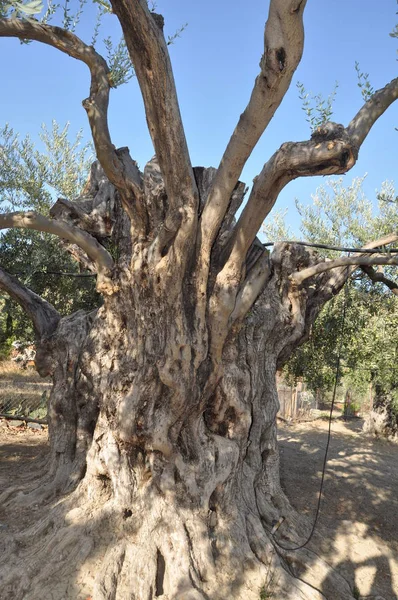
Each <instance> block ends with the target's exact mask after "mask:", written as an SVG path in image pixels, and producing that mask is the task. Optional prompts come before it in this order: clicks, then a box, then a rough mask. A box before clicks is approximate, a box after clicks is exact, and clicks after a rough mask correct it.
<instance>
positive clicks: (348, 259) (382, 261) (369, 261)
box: [290, 255, 398, 285]
mask: <svg viewBox="0 0 398 600" xmlns="http://www.w3.org/2000/svg"><path fill="white" fill-rule="evenodd" d="M351 265H353V266H358V267H361V266H372V265H395V266H398V256H386V255H384V256H381V255H379V256H377V255H376V256H375V255H373V256H343V257H341V258H336V259H335V260H329V261H325V262H322V263H318V264H317V265H313V266H312V267H308V268H307V269H303V270H302V271H297V273H293V274H292V275H291V276H290V278H291V280H292V282H293V283H294V284H296V285H300V284H302V283H303V281H305V280H306V279H308V278H309V277H313V276H314V275H319V274H320V273H324V272H325V271H330V270H331V269H336V267H348V266H351Z"/></svg>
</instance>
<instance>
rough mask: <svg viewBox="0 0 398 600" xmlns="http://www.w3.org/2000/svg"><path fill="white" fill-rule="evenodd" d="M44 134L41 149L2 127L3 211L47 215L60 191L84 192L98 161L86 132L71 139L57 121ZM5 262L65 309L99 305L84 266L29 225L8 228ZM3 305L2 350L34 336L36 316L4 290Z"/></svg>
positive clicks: (1, 259) (1, 251)
mask: <svg viewBox="0 0 398 600" xmlns="http://www.w3.org/2000/svg"><path fill="white" fill-rule="evenodd" d="M40 139H41V142H42V145H43V149H42V150H38V149H37V148H36V147H35V145H34V143H33V141H32V139H31V138H30V137H29V136H26V137H25V138H22V139H21V138H20V137H19V136H18V134H17V133H15V132H14V131H13V129H12V128H11V127H10V126H9V125H8V124H7V125H5V126H4V127H3V128H2V129H1V130H0V157H1V160H0V211H1V212H2V213H6V212H10V211H15V210H35V211H38V212H40V213H41V214H43V215H46V216H47V215H48V214H49V210H50V208H51V206H52V204H53V203H54V200H55V199H56V198H57V197H58V196H60V197H62V198H64V199H66V200H72V199H73V198H76V197H77V196H79V194H80V193H81V191H82V188H83V186H84V184H85V182H86V180H87V177H88V173H89V169H90V166H91V162H92V160H93V153H92V147H91V145H90V144H82V132H78V134H77V135H76V136H75V138H74V139H71V136H70V132H69V124H67V125H65V127H63V128H61V127H60V126H59V125H58V124H57V123H56V122H55V121H53V122H52V125H51V129H48V128H47V127H45V126H43V127H42V131H41V134H40ZM0 263H1V265H2V267H3V268H5V269H6V270H7V271H8V272H9V273H10V274H11V275H14V276H17V277H18V279H19V280H20V281H21V282H22V283H24V284H25V285H26V286H28V287H29V288H30V289H31V290H32V291H34V292H35V293H37V294H39V295H40V296H42V297H43V298H45V299H46V300H47V301H48V302H50V303H51V304H53V305H54V306H55V307H56V308H57V310H58V311H59V312H60V313H62V314H70V313H72V312H74V311H76V310H78V309H85V310H90V309H91V308H93V307H94V306H98V303H99V296H98V295H97V294H96V292H95V281H94V280H93V278H92V277H80V276H79V275H81V274H82V269H81V267H79V265H78V263H77V262H76V261H75V260H73V258H72V257H71V255H70V253H69V252H67V251H66V250H65V247H64V244H63V242H62V241H61V240H60V238H58V237H55V236H53V235H50V234H48V233H45V232H40V231H33V230H29V229H8V230H3V231H1V233H0ZM87 274H88V273H87ZM73 275H75V276H73ZM77 276H79V277H77ZM0 306H1V313H0V352H1V351H3V352H4V351H6V350H7V348H8V346H9V344H10V343H11V342H12V341H14V340H15V339H18V340H23V341H28V340H32V339H33V330H32V325H31V321H30V319H28V318H27V316H26V314H25V313H24V311H23V310H22V309H21V308H20V306H19V305H18V304H17V303H16V302H14V301H13V300H12V299H10V298H9V297H8V295H7V294H5V293H0Z"/></svg>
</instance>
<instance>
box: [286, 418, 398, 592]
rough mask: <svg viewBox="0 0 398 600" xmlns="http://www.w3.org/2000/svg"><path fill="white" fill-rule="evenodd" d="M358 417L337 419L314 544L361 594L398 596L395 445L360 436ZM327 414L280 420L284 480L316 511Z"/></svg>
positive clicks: (294, 496) (298, 504) (302, 507)
mask: <svg viewBox="0 0 398 600" xmlns="http://www.w3.org/2000/svg"><path fill="white" fill-rule="evenodd" d="M361 428H362V420H361V419H354V420H349V421H346V422H345V421H344V420H342V419H337V420H334V421H333V424H332V438H331V443H330V448H329V460H328V465H327V471H326V478H325V486H324V498H323V502H322V505H321V515H320V518H319V522H318V526H317V532H318V534H319V535H317V536H316V540H315V541H311V542H310V544H309V548H312V549H316V550H317V552H318V554H320V555H321V556H322V557H323V558H324V559H325V560H326V561H327V562H328V563H329V564H331V565H333V566H334V567H337V568H338V569H339V570H340V572H341V573H342V574H343V575H344V576H345V578H346V579H347V580H348V581H349V582H350V583H351V585H352V588H353V589H354V590H355V593H356V594H357V596H358V597H363V596H365V597H366V596H370V595H371V596H373V597H374V596H377V595H380V596H382V597H383V598H385V600H397V599H398V445H396V444H392V443H390V442H386V441H383V440H375V439H373V438H371V437H367V436H365V435H364V434H363V433H362V431H361ZM327 429H328V422H327V421H323V420H317V421H313V422H310V423H301V424H294V425H288V424H286V423H279V424H278V438H279V441H280V458H281V480H282V486H283V488H284V490H285V492H286V494H287V496H288V498H289V499H290V501H291V503H292V504H293V505H294V506H295V508H296V509H297V510H298V511H299V512H300V513H305V514H306V515H307V516H308V517H309V519H310V520H311V519H313V517H314V515H315V510H316V504H317V501H318V494H319V485H320V477H321V472H322V465H323V458H324V453H325V447H326V442H327Z"/></svg>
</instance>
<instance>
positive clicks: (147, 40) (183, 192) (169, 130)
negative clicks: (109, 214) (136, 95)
mask: <svg viewBox="0 0 398 600" xmlns="http://www.w3.org/2000/svg"><path fill="white" fill-rule="evenodd" d="M111 3H112V7H113V10H114V12H115V14H116V15H117V16H118V18H119V21H120V24H121V26H122V29H123V33H124V38H125V40H126V45H127V48H128V50H129V54H130V58H131V60H132V63H133V65H134V69H135V74H136V76H137V79H138V83H139V85H140V88H141V93H142V96H143V100H144V105H145V112H146V118H147V123H148V128H149V132H150V134H151V137H152V141H153V144H154V147H155V152H156V157H157V160H158V163H159V166H160V169H161V172H162V175H163V179H164V182H165V187H166V192H167V196H168V202H169V206H170V208H171V210H174V211H175V210H179V209H181V210H182V211H183V212H184V213H185V214H186V218H185V221H186V220H189V221H190V222H191V223H192V222H193V224H194V225H195V224H196V219H197V207H198V202H199V196H198V191H197V187H196V183H195V178H194V175H193V170H192V166H191V161H190V158H189V152H188V146H187V142H186V139H185V133H184V128H183V124H182V119H181V114H180V109H179V105H178V99H177V92H176V88H175V83H174V77H173V71H172V68H171V62H170V57H169V53H168V49H167V44H166V42H165V39H164V36H163V17H161V16H160V15H156V14H154V13H151V12H150V11H149V9H148V5H147V2H146V0H111Z"/></svg>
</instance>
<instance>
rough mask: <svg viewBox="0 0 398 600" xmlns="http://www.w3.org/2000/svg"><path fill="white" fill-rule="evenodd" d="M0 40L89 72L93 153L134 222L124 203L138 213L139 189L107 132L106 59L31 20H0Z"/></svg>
mask: <svg viewBox="0 0 398 600" xmlns="http://www.w3.org/2000/svg"><path fill="white" fill-rule="evenodd" d="M0 37H16V38H19V39H21V40H22V39H29V40H35V41H38V42H42V43H44V44H48V45H49V46H53V47H54V48H57V49H58V50H60V51H61V52H64V53H65V54H68V55H69V56H72V57H73V58H76V59H77V60H81V61H82V62H84V63H85V64H86V65H87V66H88V68H89V69H90V74H91V86H90V96H89V98H87V99H86V100H84V101H83V106H84V108H85V109H86V112H87V116H88V119H89V123H90V128H91V133H92V136H93V140H94V145H95V150H96V154H97V157H98V160H99V161H100V163H101V165H102V167H103V169H104V171H105V173H106V176H107V177H108V179H109V181H110V182H111V183H113V185H114V186H115V187H116V188H117V189H118V190H119V191H120V192H121V194H122V196H123V199H124V207H125V209H126V212H128V214H129V216H130V218H132V219H134V218H135V216H136V215H135V211H134V208H133V207H131V205H130V204H129V202H128V201H127V200H126V194H127V195H128V193H129V192H132V193H133V195H134V197H135V200H136V201H137V204H138V206H137V207H135V208H136V210H139V209H140V204H141V197H142V188H141V182H140V178H139V176H138V174H137V172H138V170H137V172H136V171H135V170H134V169H131V168H127V167H126V164H125V161H124V160H123V157H121V156H120V155H119V153H118V151H117V150H116V149H115V147H114V145H113V144H112V141H111V137H110V133H109V128H108V104H109V91H110V87H111V86H110V81H109V69H108V66H107V64H106V61H105V59H104V58H103V57H102V56H101V55H100V54H98V53H97V52H96V51H95V50H94V48H93V47H92V46H87V45H86V44H84V42H82V40H80V38H78V37H77V36H76V35H74V34H73V33H71V32H70V31H66V30H64V29H62V28H60V27H55V26H52V25H45V24H42V23H38V22H35V21H32V20H29V21H27V20H20V19H0Z"/></svg>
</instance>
